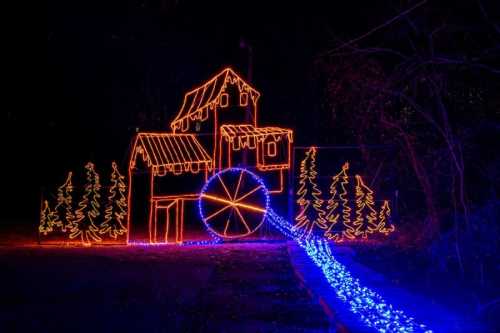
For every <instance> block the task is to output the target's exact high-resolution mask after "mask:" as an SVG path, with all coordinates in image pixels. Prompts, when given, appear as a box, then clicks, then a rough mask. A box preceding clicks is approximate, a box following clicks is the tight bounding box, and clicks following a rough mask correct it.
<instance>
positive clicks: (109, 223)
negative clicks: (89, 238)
mask: <svg viewBox="0 0 500 333" xmlns="http://www.w3.org/2000/svg"><path fill="white" fill-rule="evenodd" d="M111 167H112V169H113V171H112V172H111V184H112V185H111V187H110V189H109V196H108V203H107V205H106V210H105V216H104V222H103V223H102V224H101V225H100V230H99V233H101V234H105V233H109V236H110V237H113V238H114V239H116V237H117V236H119V235H120V236H121V235H123V234H124V233H126V232H127V228H125V227H124V226H123V219H124V218H125V216H126V215H127V198H126V196H125V191H126V190H127V185H125V182H124V181H123V180H124V179H125V177H124V176H122V175H121V174H120V172H119V171H118V166H117V165H116V163H115V162H113V163H112V165H111Z"/></svg>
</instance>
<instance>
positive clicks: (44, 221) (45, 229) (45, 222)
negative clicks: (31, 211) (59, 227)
mask: <svg viewBox="0 0 500 333" xmlns="http://www.w3.org/2000/svg"><path fill="white" fill-rule="evenodd" d="M54 221H55V215H54V212H53V211H51V210H50V207H49V202H48V201H47V200H45V201H44V202H43V208H42V210H41V211H40V225H39V226H38V232H39V233H40V234H43V235H45V236H47V234H48V233H51V232H52V231H53V230H54V228H53V226H54Z"/></svg>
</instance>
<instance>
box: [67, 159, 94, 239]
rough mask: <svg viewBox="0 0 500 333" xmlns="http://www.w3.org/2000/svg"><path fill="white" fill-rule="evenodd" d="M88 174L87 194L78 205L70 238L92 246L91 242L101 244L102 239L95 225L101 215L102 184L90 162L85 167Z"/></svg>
mask: <svg viewBox="0 0 500 333" xmlns="http://www.w3.org/2000/svg"><path fill="white" fill-rule="evenodd" d="M85 169H86V174H87V184H86V185H85V193H84V194H83V198H82V200H81V201H80V202H79V203H78V207H79V208H78V210H77V211H76V219H75V221H74V223H73V226H72V228H71V234H70V235H69V237H70V238H71V239H74V238H76V237H80V238H81V240H82V243H83V244H84V245H90V243H91V241H96V242H99V241H101V238H100V237H99V235H98V234H97V233H98V231H99V228H97V227H96V225H95V224H94V222H95V219H96V218H97V217H98V216H99V215H100V212H99V208H100V205H99V198H100V197H101V195H100V194H99V191H100V189H101V184H100V182H99V174H97V172H96V171H95V168H94V164H93V163H91V162H88V163H87V165H85Z"/></svg>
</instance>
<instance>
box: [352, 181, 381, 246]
mask: <svg viewBox="0 0 500 333" xmlns="http://www.w3.org/2000/svg"><path fill="white" fill-rule="evenodd" d="M355 178H356V219H355V220H354V223H353V224H354V226H355V228H356V231H355V234H356V236H359V235H361V236H362V237H363V238H365V239H366V238H367V236H368V234H372V233H374V232H375V231H377V230H378V229H379V225H378V224H377V211H376V210H375V209H374V208H373V206H374V205H375V203H374V202H373V191H372V190H371V189H370V188H369V187H368V186H366V185H365V183H364V182H363V179H362V178H361V176H360V175H356V176H355ZM366 210H367V211H368V212H367V213H365V211H366Z"/></svg>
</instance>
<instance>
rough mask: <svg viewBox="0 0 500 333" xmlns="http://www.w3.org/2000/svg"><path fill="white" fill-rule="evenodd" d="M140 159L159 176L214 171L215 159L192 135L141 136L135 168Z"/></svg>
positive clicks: (136, 146) (133, 163) (148, 134)
mask: <svg viewBox="0 0 500 333" xmlns="http://www.w3.org/2000/svg"><path fill="white" fill-rule="evenodd" d="M138 156H141V157H142V160H143V161H144V162H145V163H146V165H147V166H148V167H149V168H151V169H152V170H153V173H154V174H155V175H159V176H163V175H165V174H166V173H167V172H172V173H174V174H181V173H184V172H192V173H198V172H199V171H200V170H205V169H211V168H212V159H211V158H210V156H209V155H208V154H207V152H206V151H205V149H203V147H202V145H201V144H200V142H199V141H198V140H197V139H196V137H195V136H194V135H192V134H172V133H139V134H138V135H137V137H136V140H135V143H134V148H133V152H132V160H131V163H132V167H135V161H136V159H137V157H138Z"/></svg>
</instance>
